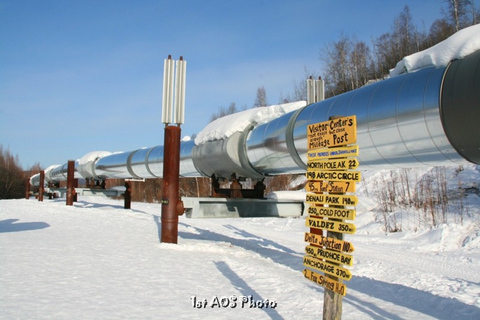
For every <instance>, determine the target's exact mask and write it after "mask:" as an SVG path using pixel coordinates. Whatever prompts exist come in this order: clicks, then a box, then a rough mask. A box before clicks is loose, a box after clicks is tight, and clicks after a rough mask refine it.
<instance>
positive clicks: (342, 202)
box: [306, 193, 358, 206]
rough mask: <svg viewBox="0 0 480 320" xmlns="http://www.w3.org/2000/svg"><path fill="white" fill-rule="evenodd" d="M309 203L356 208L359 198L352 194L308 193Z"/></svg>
mask: <svg viewBox="0 0 480 320" xmlns="http://www.w3.org/2000/svg"><path fill="white" fill-rule="evenodd" d="M306 199H307V203H312V204H332V205H337V206H356V205H357V202H358V198H357V196H355V195H352V194H315V193H307V197H306Z"/></svg>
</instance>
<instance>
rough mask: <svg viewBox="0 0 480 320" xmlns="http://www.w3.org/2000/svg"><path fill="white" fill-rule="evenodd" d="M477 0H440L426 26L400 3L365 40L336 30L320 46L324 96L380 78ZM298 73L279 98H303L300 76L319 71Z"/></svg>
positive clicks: (477, 9) (454, 27) (465, 22)
mask: <svg viewBox="0 0 480 320" xmlns="http://www.w3.org/2000/svg"><path fill="white" fill-rule="evenodd" d="M479 3H480V1H478V0H443V4H444V5H445V6H444V7H443V9H442V17H441V18H439V19H437V20H435V21H434V22H433V23H432V25H431V26H430V28H429V30H428V31H426V29H425V27H418V26H416V25H415V23H414V19H413V17H412V14H411V12H410V8H409V7H408V5H406V6H405V7H404V8H403V10H402V11H401V12H400V13H399V14H398V16H396V17H394V19H393V23H392V26H391V28H390V30H389V31H387V32H385V33H383V34H381V35H380V36H379V37H377V38H373V39H372V41H371V42H372V43H371V45H368V44H367V43H366V42H365V41H360V40H358V39H356V37H355V36H349V35H347V34H344V33H342V34H341V35H340V38H339V39H338V40H337V41H334V42H332V43H328V44H326V45H325V46H324V48H323V49H321V51H320V55H319V58H320V61H322V62H323V65H324V68H323V75H322V78H323V79H324V81H325V97H326V98H329V97H332V96H336V95H338V94H341V93H344V92H348V91H351V90H355V89H358V88H360V87H362V86H364V85H366V84H368V83H369V82H370V81H376V80H379V79H384V78H385V77H386V76H388V73H389V70H390V69H392V68H394V67H395V65H396V63H397V62H398V61H400V60H402V59H403V57H405V56H408V55H411V54H413V53H415V52H419V51H422V50H425V49H427V48H429V47H432V46H434V45H435V44H437V43H439V42H441V41H443V40H445V39H446V38H448V37H450V36H451V35H453V34H454V33H455V32H457V31H459V30H461V29H463V28H466V27H469V26H472V25H475V24H477V23H479V22H480V4H479ZM304 75H305V77H304V79H303V80H301V81H294V82H293V88H292V92H291V93H290V94H287V95H282V96H281V97H280V99H279V103H286V102H293V101H299V100H306V99H307V90H306V79H308V78H309V77H313V78H316V79H317V78H318V77H319V74H315V72H312V71H310V70H309V69H308V68H307V67H305V70H304ZM266 96H267V95H266V91H265V88H264V87H263V86H261V87H259V88H258V89H257V93H256V98H255V102H254V103H253V106H252V107H261V106H266V105H267V99H266ZM246 109H247V106H243V107H242V108H240V109H239V108H238V107H237V106H236V104H235V102H232V103H231V104H230V105H229V106H228V107H220V108H219V111H218V112H217V113H215V114H213V115H212V117H211V121H213V120H215V119H218V118H221V117H223V116H226V115H229V114H233V113H236V112H239V111H242V110H246Z"/></svg>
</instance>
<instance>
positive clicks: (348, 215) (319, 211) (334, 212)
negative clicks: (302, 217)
mask: <svg viewBox="0 0 480 320" xmlns="http://www.w3.org/2000/svg"><path fill="white" fill-rule="evenodd" d="M308 214H310V217H316V218H320V217H325V218H334V219H346V220H355V216H356V211H355V210H352V209H341V208H331V207H321V206H310V207H309V208H308Z"/></svg>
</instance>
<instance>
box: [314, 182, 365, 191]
mask: <svg viewBox="0 0 480 320" xmlns="http://www.w3.org/2000/svg"><path fill="white" fill-rule="evenodd" d="M355 186H356V185H355V183H352V182H351V181H314V180H312V181H309V182H308V183H307V185H306V186H305V189H306V190H307V191H308V192H322V193H323V192H328V193H346V192H355V189H356V188H355Z"/></svg>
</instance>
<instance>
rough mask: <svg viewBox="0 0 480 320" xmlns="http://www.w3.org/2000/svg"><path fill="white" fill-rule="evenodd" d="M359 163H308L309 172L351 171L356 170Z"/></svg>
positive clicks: (348, 160) (336, 160) (342, 160)
mask: <svg viewBox="0 0 480 320" xmlns="http://www.w3.org/2000/svg"><path fill="white" fill-rule="evenodd" d="M358 165H359V162H358V160H357V159H333V160H318V161H308V164H307V168H308V170H309V171H317V170H319V171H321V170H353V169H357V167H358Z"/></svg>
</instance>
